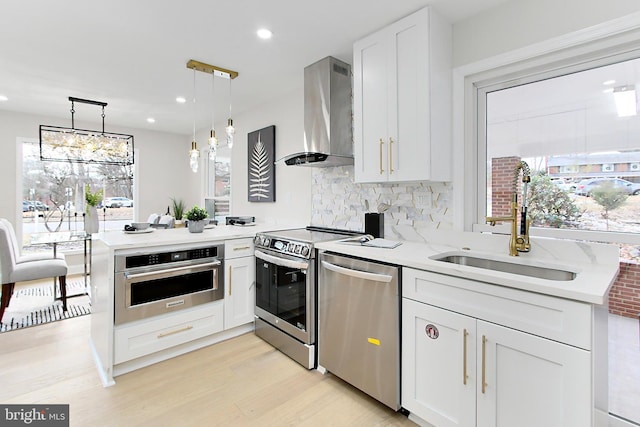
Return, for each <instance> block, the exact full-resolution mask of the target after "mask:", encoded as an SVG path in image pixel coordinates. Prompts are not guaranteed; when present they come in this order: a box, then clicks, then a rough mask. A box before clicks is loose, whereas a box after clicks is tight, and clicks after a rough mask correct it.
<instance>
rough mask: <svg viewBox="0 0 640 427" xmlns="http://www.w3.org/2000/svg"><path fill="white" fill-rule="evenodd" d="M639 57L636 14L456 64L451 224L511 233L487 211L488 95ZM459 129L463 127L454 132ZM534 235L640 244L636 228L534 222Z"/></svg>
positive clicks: (639, 29) (639, 20) (639, 28)
mask: <svg viewBox="0 0 640 427" xmlns="http://www.w3.org/2000/svg"><path fill="white" fill-rule="evenodd" d="M632 58H640V14H637V15H633V16H628V17H625V18H621V19H618V20H614V21H610V22H607V23H603V24H601V25H598V26H595V27H592V28H589V29H587V30H584V31H578V32H577V33H571V34H568V35H566V36H562V37H559V38H556V39H552V40H550V41H546V42H543V43H539V44H536V45H533V46H529V47H527V48H523V49H519V50H517V51H514V52H509V53H507V54H503V55H499V56H497V57H493V58H489V59H487V60H483V61H481V62H478V63H473V64H469V65H466V66H463V67H458V68H456V69H454V110H453V114H454V159H456V158H461V157H462V158H463V159H464V161H462V162H454V165H453V167H454V195H453V202H454V208H455V210H454V213H455V216H454V228H456V229H459V230H466V231H474V232H494V233H504V234H508V233H509V230H510V228H509V225H508V224H502V225H496V226H494V227H492V226H489V225H487V224H486V223H485V222H484V218H485V216H486V192H487V185H486V173H487V162H486V119H485V118H486V104H485V101H486V94H487V93H489V92H491V91H494V90H500V89H504V88H507V87H511V86H515V85H520V84H526V83H530V82H533V81H537V80H541V79H545V78H552V77H556V76H560V75H564V74H569V73H573V72H577V71H582V70H586V69H589V68H595V67H599V66H604V65H607V64H610V63H613V62H620V61H624V60H627V59H632ZM458 129H461V131H457V130H458ZM531 234H532V236H541V237H553V238H561V239H573V240H589V241H598V242H611V243H623V244H640V233H638V234H632V233H619V232H604V231H588V230H569V229H550V228H541V227H532V229H531Z"/></svg>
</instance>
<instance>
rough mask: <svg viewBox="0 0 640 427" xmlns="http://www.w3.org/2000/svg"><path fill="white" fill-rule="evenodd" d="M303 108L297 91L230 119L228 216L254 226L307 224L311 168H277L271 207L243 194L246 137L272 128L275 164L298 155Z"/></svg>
mask: <svg viewBox="0 0 640 427" xmlns="http://www.w3.org/2000/svg"><path fill="white" fill-rule="evenodd" d="M303 107H304V101H303V91H302V88H300V89H299V90H296V91H294V92H291V93H289V94H285V95H282V96H281V97H279V98H278V99H275V100H273V101H272V102H270V103H268V104H265V105H263V106H262V107H260V108H258V109H255V110H253V111H248V112H244V113H242V114H239V115H237V116H234V118H233V124H234V125H235V127H236V138H235V143H234V146H233V150H232V151H233V153H232V156H231V188H232V190H231V212H232V214H233V215H251V216H255V217H256V221H257V222H268V223H286V222H295V223H302V224H309V222H310V220H311V168H306V167H297V166H286V165H285V164H277V165H276V201H275V202H274V203H256V202H249V201H248V191H247V161H248V145H249V144H248V140H247V137H248V134H249V133H250V132H253V131H256V130H259V129H262V128H264V127H267V126H271V125H275V127H276V155H275V158H276V160H278V159H280V158H282V157H284V156H286V155H287V154H291V153H294V152H298V151H302V146H303V145H302V143H303V137H304V130H303V122H304V111H303V110H304V108H303ZM216 126H218V125H216ZM216 133H217V132H216Z"/></svg>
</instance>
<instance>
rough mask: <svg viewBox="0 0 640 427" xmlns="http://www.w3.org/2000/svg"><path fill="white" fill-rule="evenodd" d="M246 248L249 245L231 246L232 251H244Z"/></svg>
mask: <svg viewBox="0 0 640 427" xmlns="http://www.w3.org/2000/svg"><path fill="white" fill-rule="evenodd" d="M247 249H251V246H238V247H237V248H233V250H234V251H246V250H247Z"/></svg>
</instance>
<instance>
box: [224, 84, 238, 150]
mask: <svg viewBox="0 0 640 427" xmlns="http://www.w3.org/2000/svg"><path fill="white" fill-rule="evenodd" d="M225 131H226V133H227V147H229V148H230V149H231V148H233V135H234V134H235V133H236V128H234V127H233V119H231V79H229V120H227V127H226V128H225Z"/></svg>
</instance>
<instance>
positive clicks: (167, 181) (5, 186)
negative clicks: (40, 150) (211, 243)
mask: <svg viewBox="0 0 640 427" xmlns="http://www.w3.org/2000/svg"><path fill="white" fill-rule="evenodd" d="M41 124H47V125H54V126H69V123H68V121H65V120H63V119H60V118H51V117H41V116H33V115H28V114H22V113H14V112H9V111H0V149H1V150H2V151H1V152H2V156H0V182H1V183H2V185H1V186H0V200H2V203H0V217H3V218H7V219H9V221H11V222H12V223H13V224H14V225H17V224H18V223H19V222H20V218H19V216H18V215H20V213H21V211H19V210H18V209H17V208H16V206H17V205H16V203H17V202H20V201H21V198H22V196H21V195H20V194H17V187H18V184H19V182H20V180H21V179H22V177H21V176H18V175H17V173H18V168H17V165H18V162H20V159H19V158H18V155H17V153H16V149H17V147H18V144H17V139H18V138H28V139H34V140H37V139H38V138H39V135H38V132H39V126H40V125H41ZM100 126H101V125H100V124H95V123H94V124H87V123H84V124H83V123H76V127H77V128H85V129H86V128H89V129H100ZM106 130H107V131H109V132H116V133H125V134H131V135H133V136H134V144H135V149H136V152H137V154H138V155H137V157H136V164H135V168H136V171H135V174H136V175H135V181H134V187H135V188H134V192H135V193H136V197H137V199H136V202H137V204H136V205H135V207H134V212H135V214H136V216H137V218H139V219H146V218H147V217H148V216H149V214H150V213H152V212H159V213H164V212H166V209H167V205H169V204H170V201H171V200H170V198H171V197H180V198H182V199H183V200H185V202H187V203H188V204H194V203H197V202H198V201H199V200H200V192H199V181H198V177H197V176H195V174H193V173H192V172H191V170H190V169H189V162H188V150H189V148H190V141H189V139H190V138H189V137H188V136H184V135H176V134H168V133H161V132H153V131H148V130H141V129H126V128H116V127H110V126H107V128H106ZM177 159H179V160H181V161H179V160H177Z"/></svg>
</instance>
